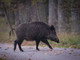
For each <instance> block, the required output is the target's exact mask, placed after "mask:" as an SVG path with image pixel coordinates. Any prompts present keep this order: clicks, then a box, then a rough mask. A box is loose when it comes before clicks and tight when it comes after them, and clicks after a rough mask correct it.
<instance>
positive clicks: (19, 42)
mask: <svg viewBox="0 0 80 60" xmlns="http://www.w3.org/2000/svg"><path fill="white" fill-rule="evenodd" d="M22 42H23V40H22V39H20V40H18V46H19V50H20V51H22V52H24V51H23V50H22V48H21V44H22Z"/></svg>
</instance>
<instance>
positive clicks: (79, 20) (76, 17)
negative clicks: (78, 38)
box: [71, 0, 80, 34]
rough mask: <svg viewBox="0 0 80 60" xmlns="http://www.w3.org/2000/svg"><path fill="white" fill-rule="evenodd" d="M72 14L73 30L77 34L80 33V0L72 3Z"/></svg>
mask: <svg viewBox="0 0 80 60" xmlns="http://www.w3.org/2000/svg"><path fill="white" fill-rule="evenodd" d="M71 15H72V32H73V33H75V34H78V33H80V3H79V0H76V1H75V2H72V4H71Z"/></svg>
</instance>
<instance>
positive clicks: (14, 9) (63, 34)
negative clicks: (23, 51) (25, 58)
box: [0, 0, 80, 48]
mask: <svg viewBox="0 0 80 60" xmlns="http://www.w3.org/2000/svg"><path fill="white" fill-rule="evenodd" d="M33 21H42V22H44V23H46V24H48V25H54V26H55V28H56V32H57V35H58V37H59V39H60V43H59V44H57V43H55V42H51V41H49V42H50V44H51V45H52V46H53V47H55V46H56V47H66V48H80V0H0V43H13V42H14V40H15V39H16V37H15V36H16V35H15V32H14V33H13V34H12V36H11V37H9V32H10V30H12V29H13V28H15V27H16V26H18V25H19V24H22V23H29V22H33ZM12 32H13V31H12ZM23 45H35V42H28V41H27V42H24V43H23ZM40 46H46V45H45V44H43V43H41V44H40Z"/></svg>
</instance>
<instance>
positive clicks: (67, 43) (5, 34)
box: [0, 17, 80, 49]
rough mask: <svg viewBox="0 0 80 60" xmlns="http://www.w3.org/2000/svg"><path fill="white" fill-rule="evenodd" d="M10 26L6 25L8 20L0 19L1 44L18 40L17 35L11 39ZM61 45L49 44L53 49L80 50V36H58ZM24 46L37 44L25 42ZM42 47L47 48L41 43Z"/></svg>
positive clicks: (64, 34) (68, 34)
mask: <svg viewBox="0 0 80 60" xmlns="http://www.w3.org/2000/svg"><path fill="white" fill-rule="evenodd" d="M9 30H10V29H9V25H8V24H7V23H6V20H5V19H4V18H3V17H0V43H12V44H13V41H14V40H15V39H16V37H15V35H13V36H12V39H10V38H9ZM58 37H59V40H60V43H59V44H57V43H55V42H52V41H50V40H49V43H50V44H51V46H53V47H60V48H64V47H65V48H79V49H80V35H76V34H70V33H63V34H58ZM23 45H29V46H33V45H35V42H30V41H29V42H26V41H24V42H23ZM40 46H43V47H44V46H46V45H45V44H44V43H42V42H41V43H40Z"/></svg>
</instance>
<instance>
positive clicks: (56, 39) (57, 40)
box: [51, 38, 60, 43]
mask: <svg viewBox="0 0 80 60" xmlns="http://www.w3.org/2000/svg"><path fill="white" fill-rule="evenodd" d="M51 41H55V42H57V43H60V41H59V39H58V38H55V39H51Z"/></svg>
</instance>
